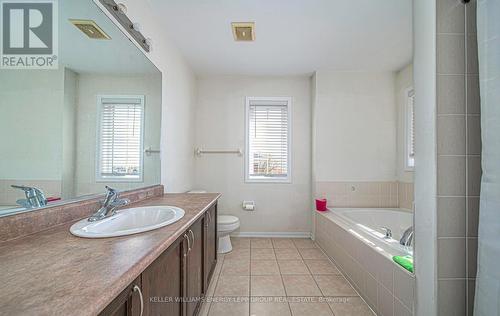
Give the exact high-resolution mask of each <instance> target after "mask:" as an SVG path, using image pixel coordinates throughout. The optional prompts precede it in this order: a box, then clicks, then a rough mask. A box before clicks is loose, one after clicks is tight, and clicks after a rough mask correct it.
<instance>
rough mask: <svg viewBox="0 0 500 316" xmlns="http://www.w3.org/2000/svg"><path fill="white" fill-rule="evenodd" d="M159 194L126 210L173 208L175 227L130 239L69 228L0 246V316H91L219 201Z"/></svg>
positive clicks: (213, 197) (212, 195)
mask: <svg viewBox="0 0 500 316" xmlns="http://www.w3.org/2000/svg"><path fill="white" fill-rule="evenodd" d="M219 196H220V194H216V193H200V194H186V193H183V194H165V195H163V196H162V197H154V198H150V199H147V200H144V201H142V202H138V203H135V204H132V206H145V205H173V206H178V207H180V208H183V209H184V210H185V212H186V214H185V215H184V217H183V218H182V219H181V220H179V221H178V222H176V223H174V224H172V225H169V226H166V227H163V228H160V229H156V230H153V231H149V232H145V233H140V234H136V235H130V236H124V237H113V238H102V239H87V238H79V237H75V236H73V235H71V233H70V232H69V227H70V226H71V224H72V223H70V224H65V225H60V226H56V227H53V228H51V229H49V230H45V231H42V232H39V233H36V234H33V235H29V236H26V237H24V238H20V239H16V240H13V241H8V242H4V243H1V244H0V315H96V314H98V313H99V312H100V311H102V310H103V309H104V307H106V306H107V305H108V304H109V303H110V302H111V301H112V300H113V299H114V298H115V297H116V296H117V295H118V294H120V293H121V291H122V290H123V289H125V287H127V285H129V284H130V283H131V282H132V281H133V280H134V279H135V278H137V277H138V276H139V275H140V274H141V272H142V271H144V269H145V268H146V267H148V266H149V265H150V264H151V263H152V262H153V261H154V260H155V259H156V258H157V257H158V256H159V255H160V254H161V253H162V252H163V251H164V250H165V249H167V248H168V247H169V246H170V245H171V244H172V243H173V242H174V241H175V240H176V239H177V238H178V237H179V236H181V234H182V233H183V232H184V231H185V230H186V229H187V228H188V227H189V226H190V225H191V224H192V223H194V221H196V219H198V218H199V217H200V216H201V215H202V214H203V212H204V211H205V210H206V209H208V207H209V206H211V205H212V204H213V203H215V201H216V200H217V199H218V198H219Z"/></svg>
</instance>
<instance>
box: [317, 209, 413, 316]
mask: <svg viewBox="0 0 500 316" xmlns="http://www.w3.org/2000/svg"><path fill="white" fill-rule="evenodd" d="M315 216H316V242H317V243H318V245H319V246H320V247H321V248H322V249H323V250H324V251H325V253H326V254H327V255H328V256H329V257H330V258H331V259H332V260H333V262H334V263H335V265H336V267H337V268H338V269H339V270H340V271H342V272H343V274H344V275H345V276H346V277H347V279H348V280H349V281H350V282H351V284H352V285H353V286H354V288H355V289H356V290H357V291H358V293H359V294H360V295H361V296H362V297H363V298H364V299H365V300H366V301H367V302H368V304H369V305H370V307H371V308H372V309H373V310H374V311H376V312H377V313H378V314H380V315H397V316H399V315H413V314H414V296H415V295H414V289H415V276H414V275H413V274H411V273H409V272H408V271H406V270H404V269H403V268H401V267H400V266H399V265H397V264H395V263H394V262H393V261H392V260H391V259H390V258H388V257H387V256H385V255H383V254H382V253H381V252H380V251H378V250H375V249H374V248H373V246H370V245H368V244H367V242H370V241H365V242H364V241H362V240H361V239H359V238H357V237H355V235H354V234H352V233H351V232H349V231H348V230H346V229H345V228H344V227H342V226H341V225H339V224H337V223H336V222H335V221H334V220H333V219H332V218H331V217H330V216H329V214H326V213H320V212H316V213H315ZM365 240H366V239H365Z"/></svg>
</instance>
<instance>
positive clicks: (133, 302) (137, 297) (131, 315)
mask: <svg viewBox="0 0 500 316" xmlns="http://www.w3.org/2000/svg"><path fill="white" fill-rule="evenodd" d="M141 294H142V293H141V277H140V276H139V277H138V278H137V279H135V280H134V282H132V283H131V284H130V285H129V286H127V288H126V289H125V290H123V291H122V292H121V293H120V294H119V295H118V296H117V297H116V298H115V299H114V300H113V301H112V302H111V303H109V305H108V306H106V308H105V309H104V310H103V311H102V312H101V313H100V314H99V316H140V315H141ZM144 303H145V302H144V301H143V302H142V304H144ZM89 304H91V303H89Z"/></svg>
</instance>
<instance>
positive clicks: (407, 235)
mask: <svg viewBox="0 0 500 316" xmlns="http://www.w3.org/2000/svg"><path fill="white" fill-rule="evenodd" d="M399 243H400V244H401V245H403V246H411V245H412V243H413V226H410V227H408V228H407V229H406V230H405V232H404V233H403V236H402V237H401V239H400V240H399Z"/></svg>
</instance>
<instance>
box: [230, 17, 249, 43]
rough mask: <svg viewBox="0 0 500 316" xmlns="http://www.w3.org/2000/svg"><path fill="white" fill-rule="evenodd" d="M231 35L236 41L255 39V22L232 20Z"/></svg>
mask: <svg viewBox="0 0 500 316" xmlns="http://www.w3.org/2000/svg"><path fill="white" fill-rule="evenodd" d="M231 26H232V29H233V37H234V40H235V41H237V42H240V41H241V42H252V41H255V23H254V22H233V23H231Z"/></svg>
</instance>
